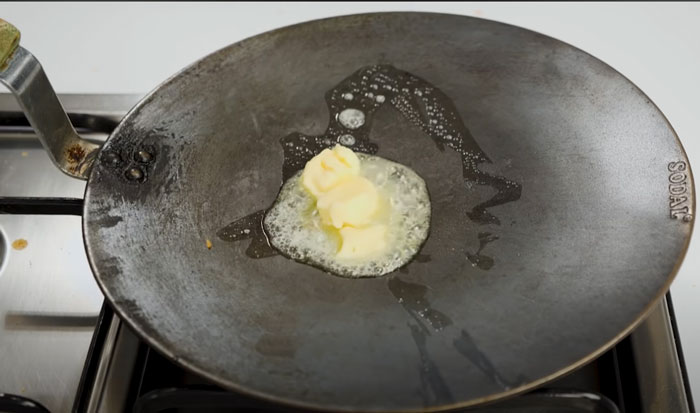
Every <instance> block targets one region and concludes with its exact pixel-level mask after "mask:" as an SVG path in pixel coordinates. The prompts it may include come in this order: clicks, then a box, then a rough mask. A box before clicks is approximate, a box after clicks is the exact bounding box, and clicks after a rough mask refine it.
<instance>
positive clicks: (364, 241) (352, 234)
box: [338, 225, 386, 258]
mask: <svg viewBox="0 0 700 413" xmlns="http://www.w3.org/2000/svg"><path fill="white" fill-rule="evenodd" d="M340 238H341V239H342V244H341V246H340V251H338V257H340V258H363V257H366V256H368V255H372V254H374V253H375V252H377V251H381V250H383V249H384V248H385V247H386V225H372V226H369V227H366V228H354V227H344V228H341V229H340Z"/></svg>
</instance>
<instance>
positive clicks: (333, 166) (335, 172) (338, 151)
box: [301, 145, 360, 197]
mask: <svg viewBox="0 0 700 413" xmlns="http://www.w3.org/2000/svg"><path fill="white" fill-rule="evenodd" d="M359 173H360V160H359V159H358V158H357V155H355V153H354V152H353V151H352V150H350V149H348V148H346V147H344V146H341V145H336V146H335V147H334V148H333V149H324V150H323V151H322V152H321V153H319V154H318V155H316V156H314V157H313V158H311V160H310V161H309V162H307V163H306V167H304V173H303V175H302V177H301V179H302V184H303V185H304V188H306V189H307V190H308V191H309V192H311V194H312V195H313V196H315V197H318V196H319V195H320V194H321V193H323V192H326V191H328V190H330V189H332V188H333V187H334V186H336V185H337V184H338V183H339V182H340V181H342V180H343V179H344V178H346V177H348V176H356V175H358V174H359Z"/></svg>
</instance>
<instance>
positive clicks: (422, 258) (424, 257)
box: [399, 253, 430, 274]
mask: <svg viewBox="0 0 700 413" xmlns="http://www.w3.org/2000/svg"><path fill="white" fill-rule="evenodd" d="M413 261H415V262H420V263H426V262H430V254H420V253H418V254H416V256H415V257H414V258H413ZM399 272H402V273H404V274H408V265H404V266H403V267H401V268H399Z"/></svg>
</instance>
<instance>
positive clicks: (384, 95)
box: [218, 65, 522, 265]
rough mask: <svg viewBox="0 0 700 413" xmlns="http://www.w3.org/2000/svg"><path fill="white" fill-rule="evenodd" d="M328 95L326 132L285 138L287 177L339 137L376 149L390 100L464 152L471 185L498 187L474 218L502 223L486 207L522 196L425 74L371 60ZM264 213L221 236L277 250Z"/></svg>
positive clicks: (257, 250)
mask: <svg viewBox="0 0 700 413" xmlns="http://www.w3.org/2000/svg"><path fill="white" fill-rule="evenodd" d="M325 99H326V104H327V105H328V111H329V121H328V127H327V128H326V131H325V132H324V133H323V134H322V135H317V136H308V135H304V134H302V133H299V132H294V133H291V134H289V135H287V136H285V137H283V138H282V139H280V145H281V146H282V150H283V152H284V161H283V164H282V179H283V180H287V179H289V178H290V177H291V176H292V175H293V174H294V173H296V172H297V171H298V170H300V169H302V168H303V167H304V165H305V164H306V162H308V161H309V159H311V158H312V157H314V156H316V155H317V154H319V153H320V152H321V151H322V150H323V149H326V148H331V147H333V146H334V145H335V144H336V143H341V144H343V145H345V146H348V147H350V148H352V149H353V150H354V151H356V152H362V153H366V154H375V153H377V150H378V146H377V144H376V143H374V142H371V141H370V140H369V135H370V130H371V128H372V120H373V116H374V113H375V112H376V111H377V110H378V109H379V108H380V107H382V106H383V105H384V104H385V103H388V104H389V105H391V106H392V107H393V108H395V109H396V110H398V111H399V112H400V113H401V114H402V115H403V117H404V118H405V119H406V120H407V121H409V122H410V123H412V124H413V125H416V126H418V127H420V128H421V130H422V131H423V132H424V133H426V134H427V135H428V136H429V137H430V138H431V139H432V140H433V142H434V143H435V145H436V146H437V147H438V149H440V150H441V151H444V150H445V148H450V149H452V150H454V151H456V152H457V153H459V154H460V156H461V162H462V176H463V179H464V183H465V187H466V188H467V189H469V188H471V186H472V185H473V184H477V185H487V186H490V187H492V188H493V189H495V190H496V194H495V195H493V196H492V197H491V198H490V199H488V200H486V201H484V202H481V203H479V204H477V205H475V206H474V207H473V208H472V209H471V210H470V211H468V212H467V213H466V216H467V217H468V218H469V219H470V220H471V221H473V222H475V223H477V224H496V225H500V220H499V219H498V218H497V217H496V216H495V215H493V214H491V213H490V212H488V211H487V209H488V208H491V207H495V206H498V205H502V204H505V203H508V202H513V201H516V200H518V199H519V198H520V194H521V189H522V188H521V185H520V184H518V183H516V182H514V181H512V180H509V179H507V178H504V177H501V176H495V175H490V174H487V173H485V172H482V171H481V170H479V168H478V166H479V164H481V163H490V162H491V161H490V160H489V158H488V157H487V156H486V154H485V153H484V152H483V151H482V150H481V148H480V147H479V145H478V144H477V142H476V139H475V138H474V137H473V136H472V134H471V132H470V131H469V129H467V127H466V126H465V125H464V122H463V121H462V119H461V117H460V115H459V114H458V112H457V109H456V107H455V105H454V103H452V101H451V99H450V98H449V97H448V96H447V95H445V94H444V93H443V92H442V91H440V90H439V89H437V88H436V87H434V86H433V85H432V84H430V83H428V82H427V81H426V80H424V79H422V78H420V77H417V76H415V75H413V74H411V73H408V72H405V71H402V70H400V69H397V68H395V67H393V66H391V65H373V66H366V67H363V68H361V69H359V70H358V71H356V72H355V73H353V74H352V75H350V76H349V77H347V78H346V79H344V80H343V81H342V82H340V83H339V84H338V85H336V86H335V87H334V88H333V89H331V90H330V91H328V92H327V93H326V96H325ZM348 110H351V111H359V112H361V115H362V116H361V120H360V121H357V122H355V123H354V124H348V123H347V122H343V117H342V116H340V114H342V113H343V112H344V111H348ZM355 113H357V112H355ZM398 161H399V162H400V161H401V160H400V159H399V160H398ZM264 214H265V211H264V210H260V211H256V212H254V213H252V214H250V215H247V216H245V217H243V218H240V219H238V220H236V221H234V222H233V223H230V224H228V225H227V226H225V227H224V228H222V229H221V230H219V232H218V234H219V237H220V238H221V239H222V240H224V241H243V240H251V243H250V246H249V248H248V249H247V250H246V254H247V255H248V256H249V257H251V258H264V257H270V256H273V255H276V252H275V250H274V249H273V248H272V247H271V246H270V245H269V243H268V242H267V238H266V236H265V233H264V231H261V230H260V229H259V228H260V221H261V219H262V217H263V216H264ZM246 230H247V232H246ZM491 265H492V264H491Z"/></svg>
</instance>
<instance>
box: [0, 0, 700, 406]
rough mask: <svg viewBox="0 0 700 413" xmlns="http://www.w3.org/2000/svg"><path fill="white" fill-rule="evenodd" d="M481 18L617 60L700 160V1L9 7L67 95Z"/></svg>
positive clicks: (694, 369) (698, 293)
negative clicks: (374, 22) (300, 40)
mask: <svg viewBox="0 0 700 413" xmlns="http://www.w3.org/2000/svg"><path fill="white" fill-rule="evenodd" d="M388 10H415V11H435V12H445V13H455V14H465V15H471V16H478V17H483V18H487V19H492V20H497V21H502V22H506V23H511V24H515V25H518V26H521V27H525V28H528V29H532V30H535V31H538V32H541V33H544V34H547V35H549V36H552V37H555V38H558V39H560V40H563V41H565V42H567V43H570V44H573V45H574V46H577V47H579V48H581V49H583V50H585V51H587V52H589V53H591V54H593V55H594V56H596V57H598V58H599V59H601V60H603V61H605V62H606V63H608V64H610V65H611V66H613V67H614V68H616V69H617V70H618V71H620V72H621V73H623V74H624V75H625V76H627V77H628V78H629V79H631V80H632V81H633V82H634V83H636V84H637V85H638V86H639V87H640V88H641V89H642V90H643V91H644V92H645V93H646V94H647V95H649V96H650V97H651V99H652V100H653V101H654V102H655V103H656V104H657V105H658V106H659V108H661V110H662V111H663V112H664V114H665V115H666V116H667V117H668V119H669V121H670V122H671V124H672V125H673V127H674V128H675V130H676V132H677V133H678V135H679V136H680V138H681V140H682V142H683V145H684V146H685V149H686V151H687V152H688V157H689V158H690V161H691V164H692V165H694V166H695V168H696V171H697V170H698V168H700V166H697V165H700V115H698V110H700V106H699V105H698V97H699V96H700V81H699V80H698V74H699V73H700V49H699V48H698V46H697V39H700V24H698V23H697V22H698V18H700V4H688V3H685V4H683V3H680V4H679V3H676V4H667V3H656V4H654V3H643V4H624V3H618V4H601V3H596V4H570V3H569V4H555V3H531V4H527V3H496V4H494V3H340V4H318V3H301V4H289V3H278V4H274V3H267V4H254V3H250V4H228V3H198V4H187V3H148V4H142V3H128V4H113V3H109V4H90V3H87V4H86V3H58V4H56V3H53V4H48V3H43V4H42V3H28V4H22V3H3V5H2V10H0V17H1V18H3V19H6V20H8V21H10V22H12V23H13V24H14V25H16V26H17V27H19V28H20V30H21V31H22V44H23V46H24V47H25V48H27V49H28V50H30V51H32V52H33V53H34V54H35V55H36V56H37V57H38V58H39V59H40V60H41V62H42V64H43V65H44V68H45V69H46V72H47V73H48V75H49V78H50V79H51V81H52V83H53V85H54V87H55V88H56V90H57V91H58V92H72V93H145V92H147V91H149V90H151V89H153V88H154V87H155V86H156V85H157V84H158V83H160V82H161V81H162V80H164V79H165V78H167V77H168V76H170V75H172V74H173V73H175V72H177V71H178V70H179V69H181V68H182V67H184V66H186V65H187V64H189V63H191V62H193V61H194V60H196V59H198V58H200V57H202V56H204V55H206V54H208V53H210V52H212V51H214V50H216V49H219V48H221V47H223V46H226V45H228V44H230V43H233V42H236V41H238V40H241V39H243V38H245V37H249V36H252V35H255V34H258V33H261V32H264V31H267V30H270V29H274V28H278V27H281V26H285V25H288V24H292V23H297V22H302V21H306V20H311V19H316V18H321V17H328V16H333V15H341V14H351V13H360V12H368V11H388ZM698 274H700V240H699V239H698V237H697V236H696V237H695V239H694V240H693V241H692V242H691V244H690V250H689V251H688V253H687V256H686V259H685V262H684V264H683V266H682V267H681V270H680V272H679V273H678V276H677V278H676V280H675V282H674V284H673V286H672V289H671V291H672V296H673V301H674V305H675V309H676V313H677V316H678V324H679V328H680V334H681V338H682V344H683V350H684V354H685V358H686V362H687V365H688V370H689V375H690V381H691V385H692V389H693V393H694V395H695V396H696V398H697V397H700V328H699V327H698V322H697V321H696V318H695V315H696V314H700V301H699V300H698V298H700V287H698V284H699V283H698V278H697V277H698Z"/></svg>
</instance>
